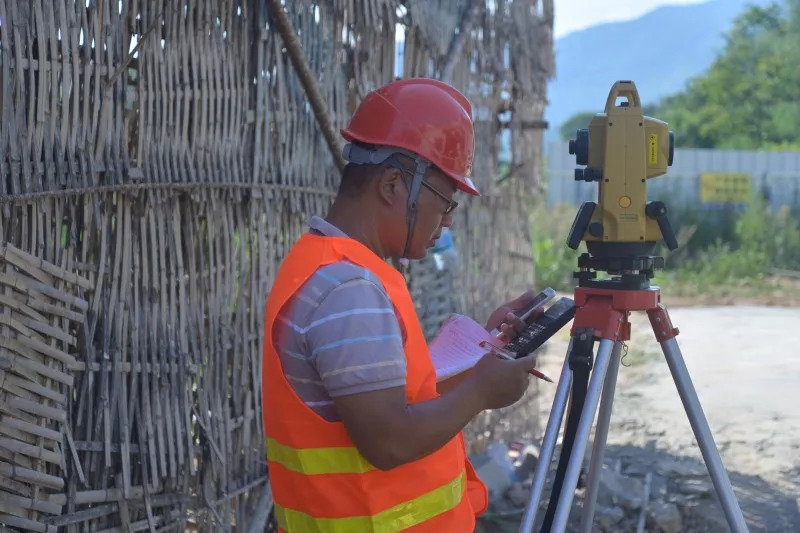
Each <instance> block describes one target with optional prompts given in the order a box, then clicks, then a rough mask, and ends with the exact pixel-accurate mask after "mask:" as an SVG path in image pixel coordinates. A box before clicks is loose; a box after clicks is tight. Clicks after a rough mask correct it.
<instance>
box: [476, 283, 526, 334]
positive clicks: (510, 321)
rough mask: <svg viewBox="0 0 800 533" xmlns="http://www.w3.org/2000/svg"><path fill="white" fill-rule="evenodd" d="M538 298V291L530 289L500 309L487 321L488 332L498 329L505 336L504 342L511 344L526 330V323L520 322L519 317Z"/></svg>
mask: <svg viewBox="0 0 800 533" xmlns="http://www.w3.org/2000/svg"><path fill="white" fill-rule="evenodd" d="M535 297H536V291H535V290H534V289H529V290H527V291H525V292H524V293H523V294H521V295H519V296H518V297H516V298H515V299H513V300H511V301H510V302H508V303H505V304H503V305H501V306H500V307H498V308H497V309H496V310H495V312H494V313H492V314H491V315H490V316H489V320H487V321H486V330H487V331H492V330H493V329H495V328H497V329H499V330H500V332H501V333H502V334H503V335H502V337H500V339H501V340H503V341H504V342H510V341H512V340H514V339H516V338H517V335H519V333H520V332H521V331H522V330H523V329H525V326H526V324H525V322H523V321H522V320H520V318H519V315H520V314H522V311H523V310H524V309H525V308H526V307H527V306H528V305H529V304H530V303H531V302H532V301H533V299H534V298H535Z"/></svg>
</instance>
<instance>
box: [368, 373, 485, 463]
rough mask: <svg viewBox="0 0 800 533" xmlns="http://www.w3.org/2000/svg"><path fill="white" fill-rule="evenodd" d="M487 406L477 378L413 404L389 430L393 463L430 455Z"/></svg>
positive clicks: (389, 443) (386, 440) (408, 406)
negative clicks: (478, 392) (442, 393)
mask: <svg viewBox="0 0 800 533" xmlns="http://www.w3.org/2000/svg"><path fill="white" fill-rule="evenodd" d="M482 410H483V405H482V401H481V400H480V396H479V395H478V394H476V393H475V386H474V382H473V381H472V380H470V379H465V380H463V381H461V382H460V383H459V384H457V385H456V386H455V387H454V388H453V389H452V390H450V391H449V392H447V393H445V394H444V395H442V396H439V397H438V398H434V399H433V400H428V401H426V402H420V403H415V404H409V405H407V406H406V408H405V413H404V416H403V417H402V419H401V420H398V421H397V423H396V424H392V431H389V432H387V433H388V434H387V435H386V439H385V441H384V442H385V445H386V446H387V447H388V448H389V454H388V455H389V456H390V457H391V458H392V461H391V462H392V463H396V464H394V465H393V466H399V465H401V464H404V463H408V462H411V461H415V460H417V459H420V458H422V457H425V456H426V455H429V454H431V453H433V452H435V451H436V450H438V449H439V448H441V447H442V446H444V445H445V444H447V442H449V441H450V440H451V439H452V438H453V437H455V436H456V435H457V434H458V432H459V431H461V430H462V429H463V428H464V426H466V425H467V424H468V423H469V422H470V420H472V419H473V418H474V417H475V415H477V414H478V413H480V412H481V411H482Z"/></svg>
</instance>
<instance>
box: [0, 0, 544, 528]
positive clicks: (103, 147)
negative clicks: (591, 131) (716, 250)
mask: <svg viewBox="0 0 800 533" xmlns="http://www.w3.org/2000/svg"><path fill="white" fill-rule="evenodd" d="M283 4H284V5H281V2H278V1H277V0H192V1H191V2H189V1H188V0H147V1H145V0H122V1H119V0H91V1H89V2H86V1H75V0H21V1H18V0H0V76H2V78H1V79H0V113H1V115H0V210H2V213H0V532H2V531H8V530H11V531H47V532H49V531H60V530H64V531H70V532H72V531H74V532H78V531H87V532H88V531H91V532H99V531H103V532H112V531H115V532H116V531H120V532H130V531H145V530H148V531H184V530H187V529H194V530H203V531H234V530H235V531H255V530H263V520H262V519H261V518H259V517H262V518H263V516H262V515H263V512H262V511H263V509H264V507H265V505H267V504H268V501H269V486H268V483H267V481H268V473H267V469H266V461H265V448H264V438H263V430H262V428H261V396H260V355H261V340H262V327H263V309H264V304H265V302H266V297H267V294H268V290H269V287H270V285H271V283H272V280H273V278H274V274H275V272H276V269H277V268H278V266H279V265H280V261H281V259H282V258H283V257H284V255H285V254H286V252H287V251H288V249H289V247H290V246H291V245H292V243H293V242H294V241H295V240H296V239H297V238H298V237H299V235H300V234H301V233H302V232H303V231H305V224H306V222H307V219H308V217H309V216H310V215H311V214H324V213H325V212H326V210H327V207H328V205H329V203H330V201H331V199H332V197H333V194H334V192H335V190H336V186H337V184H338V170H337V162H338V155H334V154H333V153H332V152H331V146H335V144H336V142H340V141H336V140H335V139H334V138H333V137H332V136H331V134H330V132H331V131H333V132H335V131H337V130H338V128H340V127H342V126H343V125H344V124H345V123H346V121H347V118H348V117H349V115H350V113H351V112H352V110H353V109H354V107H355V105H356V104H357V103H358V101H359V100H360V99H361V98H363V96H364V95H365V94H366V93H367V92H368V91H369V90H370V89H373V88H375V87H377V86H378V85H380V84H382V83H384V82H387V81H389V80H391V79H392V78H393V77H394V73H395V67H396V65H395V52H394V51H395V37H396V33H397V31H398V29H401V30H403V31H404V33H405V53H404V59H403V64H402V65H398V70H399V71H400V72H402V74H403V75H404V76H420V75H425V76H433V77H440V78H443V79H447V80H448V81H450V82H451V83H453V84H454V85H455V86H457V87H459V88H461V89H462V90H464V91H465V92H466V93H467V94H468V95H469V96H470V98H471V100H472V101H473V103H474V105H475V118H476V130H477V133H478V137H479V141H478V149H477V154H476V155H477V158H476V165H475V175H476V182H477V183H478V185H479V186H480V187H481V188H482V189H483V190H484V191H485V192H486V196H485V197H483V198H481V199H479V200H470V201H467V202H465V204H467V205H465V206H464V209H459V211H461V212H460V214H459V215H458V218H457V222H456V226H455V227H454V233H455V235H456V239H457V242H458V246H459V252H460V254H461V257H462V267H461V269H460V270H459V274H458V277H457V278H456V279H455V280H453V278H452V277H450V276H448V275H447V273H445V272H439V271H436V270H435V269H434V268H432V267H431V266H430V262H428V263H427V264H422V265H418V266H415V267H414V268H412V271H411V273H410V276H409V282H410V284H411V287H412V290H413V291H414V293H415V294H416V295H418V296H419V298H420V299H421V301H422V299H423V296H426V295H427V297H428V300H424V301H425V302H426V303H425V305H424V306H422V305H421V307H420V315H421V319H422V320H423V322H424V323H425V324H426V327H427V328H428V329H430V328H431V327H432V325H435V324H436V323H437V321H439V320H440V318H441V316H442V314H443V313H445V312H449V311H450V310H459V311H461V312H466V313H470V314H472V315H474V316H476V317H478V318H481V319H483V318H485V317H486V314H487V313H488V312H489V311H491V308H492V307H493V306H494V305H496V303H498V302H499V301H500V300H502V299H503V298H505V297H507V296H511V295H513V294H514V293H515V292H519V291H520V290H522V289H523V288H524V287H525V286H529V285H530V284H531V281H532V277H533V264H532V258H531V257H530V256H531V247H530V241H529V235H528V226H527V217H526V209H528V207H529V204H528V202H529V201H530V199H531V198H534V197H536V196H537V195H538V192H539V189H538V184H539V182H540V170H539V166H538V165H539V164H540V162H541V157H540V149H541V131H540V129H539V127H540V126H541V124H540V123H539V122H538V121H540V119H541V116H542V110H543V107H544V104H545V98H544V94H545V87H546V81H547V79H548V78H549V76H550V75H551V74H552V71H553V67H552V36H551V29H552V16H553V13H552V10H553V8H552V0H543V1H542V2H541V3H540V2H539V1H538V0H517V1H510V0H497V1H494V2H484V1H477V2H476V1H474V0H470V1H445V0H439V1H435V0H434V1H422V0H414V1H412V0H408V1H405V2H400V1H397V0H331V1H326V2H312V1H310V0H297V1H293V2H285V3H283ZM276 6H277V9H279V10H285V12H284V15H285V19H286V21H288V23H289V28H288V29H289V30H291V31H292V32H293V33H294V37H295V41H294V42H295V43H296V44H297V45H299V46H296V47H293V46H292V45H291V43H292V39H290V38H289V37H290V36H289V35H288V34H286V29H287V28H286V27H282V26H281V25H280V24H278V22H280V19H281V17H277V18H276V14H277V13H276V11H275V9H276ZM279 29H280V31H279ZM281 33H283V35H281ZM297 49H299V50H300V51H301V52H302V57H301V59H302V61H303V62H304V63H298V62H297V57H293V55H292V54H293V52H292V50H295V52H296V51H297ZM295 55H296V54H295ZM303 64H305V66H306V67H307V72H306V73H307V74H308V73H310V75H307V76H304V75H303V68H302V67H303ZM309 80H310V81H311V82H313V86H309V83H308V82H309ZM326 124H327V128H326ZM326 130H327V135H326ZM503 131H508V132H510V133H511V135H510V139H511V146H512V160H511V162H510V166H509V167H508V168H510V169H511V170H510V171H509V172H506V173H505V174H502V175H500V174H499V173H498V168H499V164H498V153H499V151H498V146H499V136H500V133H501V132H503ZM501 178H502V179H501ZM434 288H436V290H433V289H434ZM434 295H436V296H435V297H434ZM492 416H495V415H494V414H489V415H487V418H485V419H482V420H479V421H476V422H475V424H474V425H473V428H474V429H471V431H472V435H473V436H474V439H473V440H475V441H478V440H480V438H490V436H491V435H492V434H493V433H492V432H494V431H496V430H495V429H493V428H495V426H497V424H496V421H495V420H494V419H492V418H491V417H492Z"/></svg>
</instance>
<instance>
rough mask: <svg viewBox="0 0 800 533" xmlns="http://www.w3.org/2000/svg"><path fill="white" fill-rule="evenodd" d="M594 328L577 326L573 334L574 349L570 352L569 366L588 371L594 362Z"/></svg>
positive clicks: (571, 368) (573, 368)
mask: <svg viewBox="0 0 800 533" xmlns="http://www.w3.org/2000/svg"><path fill="white" fill-rule="evenodd" d="M593 350H594V328H577V329H576V330H575V331H574V332H573V334H572V350H570V352H569V368H570V370H572V371H573V372H574V371H576V370H577V371H581V370H582V371H584V372H588V371H590V370H591V369H592V365H593V363H594V353H593Z"/></svg>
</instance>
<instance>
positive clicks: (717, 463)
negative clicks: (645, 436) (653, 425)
mask: <svg viewBox="0 0 800 533" xmlns="http://www.w3.org/2000/svg"><path fill="white" fill-rule="evenodd" d="M660 344H661V348H662V349H663V350H664V357H665V358H666V359H667V364H668V365H669V370H670V372H671V373H672V379H673V380H674V381H675V386H676V387H677V388H678V394H679V395H680V397H681V401H682V402H683V407H684V409H685V410H686V415H687V416H688V417H689V423H690V424H691V425H692V431H694V436H695V438H696V439H697V444H698V445H699V446H700V451H701V452H702V453H703V460H705V463H706V466H707V467H708V471H709V474H710V475H711V481H712V482H713V483H714V489H716V492H717V497H718V498H719V501H720V504H721V505H722V510H723V511H724V512H725V518H726V519H727V521H728V526H729V527H730V528H731V531H734V532H736V533H739V532H746V531H747V524H746V523H745V521H744V516H743V515H742V510H741V509H740V508H739V502H738V501H737V500H736V495H735V494H734V493H733V487H732V486H731V482H730V479H728V473H727V472H726V471H725V467H724V466H723V465H722V459H721V458H720V456H719V452H718V451H717V446H716V444H715V443H714V437H713V436H712V435H711V429H710V428H709V427H708V421H707V420H706V417H705V414H703V408H702V406H701V405H700V400H699V399H698V398H697V392H695V389H694V386H693V385H692V379H691V378H690V377H689V371H688V369H687V368H686V363H685V362H684V361H683V356H682V355H681V350H680V348H679V347H678V342H677V341H676V340H675V338H674V337H672V338H670V339H667V340H665V341H663V342H661V343H660Z"/></svg>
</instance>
